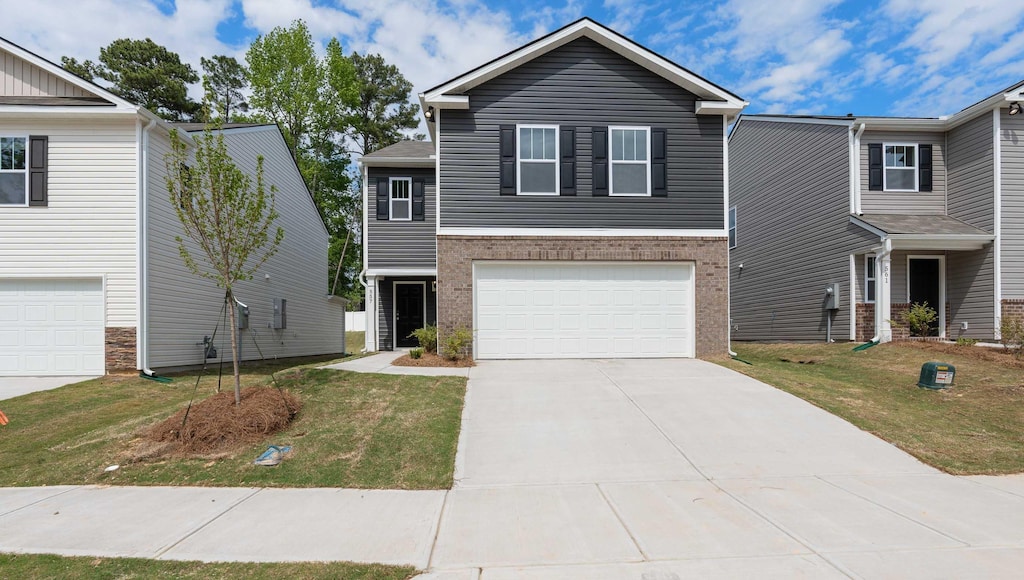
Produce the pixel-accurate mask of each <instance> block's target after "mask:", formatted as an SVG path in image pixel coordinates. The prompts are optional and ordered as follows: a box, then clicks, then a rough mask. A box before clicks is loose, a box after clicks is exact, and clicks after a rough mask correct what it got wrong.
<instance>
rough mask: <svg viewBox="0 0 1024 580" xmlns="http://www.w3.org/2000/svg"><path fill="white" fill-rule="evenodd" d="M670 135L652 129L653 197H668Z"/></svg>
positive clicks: (661, 130) (662, 130)
mask: <svg viewBox="0 0 1024 580" xmlns="http://www.w3.org/2000/svg"><path fill="white" fill-rule="evenodd" d="M667 146H668V133H667V131H666V130H665V129H651V197H668V155H667V152H666V148H667Z"/></svg>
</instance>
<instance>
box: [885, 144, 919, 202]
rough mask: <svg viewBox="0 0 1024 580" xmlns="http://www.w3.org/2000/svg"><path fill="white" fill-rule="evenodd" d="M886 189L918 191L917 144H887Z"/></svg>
mask: <svg viewBox="0 0 1024 580" xmlns="http://www.w3.org/2000/svg"><path fill="white" fill-rule="evenodd" d="M884 179H885V184H884V185H885V191H917V145H912V144H906V143H886V144H885V177H884Z"/></svg>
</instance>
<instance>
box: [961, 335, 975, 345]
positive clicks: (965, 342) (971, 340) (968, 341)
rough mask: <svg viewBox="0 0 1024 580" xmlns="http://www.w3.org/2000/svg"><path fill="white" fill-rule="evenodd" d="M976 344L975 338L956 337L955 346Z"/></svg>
mask: <svg viewBox="0 0 1024 580" xmlns="http://www.w3.org/2000/svg"><path fill="white" fill-rule="evenodd" d="M976 344H978V339H977V338H967V337H966V336H961V337H960V338H958V339H956V345H957V346H974V345H976Z"/></svg>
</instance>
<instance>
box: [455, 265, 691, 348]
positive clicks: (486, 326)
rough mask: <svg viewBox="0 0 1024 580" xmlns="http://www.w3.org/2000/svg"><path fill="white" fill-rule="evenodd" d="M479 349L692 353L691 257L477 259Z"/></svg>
mask: <svg viewBox="0 0 1024 580" xmlns="http://www.w3.org/2000/svg"><path fill="white" fill-rule="evenodd" d="M473 277H474V282H473V288H474V299H473V303H474V309H475V321H474V328H475V330H476V356H477V358H480V359H511V358H657V357H692V356H694V347H693V336H694V300H693V295H694V289H693V288H694V283H693V278H694V277H693V264H690V263H676V262H673V263H664V262H660V263H650V262H647V263H634V262H629V263H593V262H516V263H511V262H477V263H475V264H474V269H473Z"/></svg>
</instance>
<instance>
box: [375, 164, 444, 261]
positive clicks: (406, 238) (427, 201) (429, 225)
mask: <svg viewBox="0 0 1024 580" xmlns="http://www.w3.org/2000/svg"><path fill="white" fill-rule="evenodd" d="M367 176H368V177H369V178H370V183H371V184H372V183H373V179H375V178H379V179H388V178H390V177H412V178H417V177H420V178H423V179H424V181H425V184H424V188H423V190H424V210H423V214H424V219H423V221H421V222H419V221H407V222H406V221H395V222H393V221H388V220H378V219H377V210H376V207H377V205H376V195H377V192H376V190H375V189H373V187H372V186H371V188H370V192H369V198H368V199H369V202H370V203H369V205H368V207H369V210H368V211H369V215H367V216H366V217H367V228H366V233H367V244H366V246H367V247H366V257H367V264H366V265H367V267H368V268H436V267H437V195H436V192H437V188H436V180H435V179H434V170H433V169H419V168H418V169H399V168H390V167H388V168H384V167H370V168H368V169H367Z"/></svg>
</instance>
